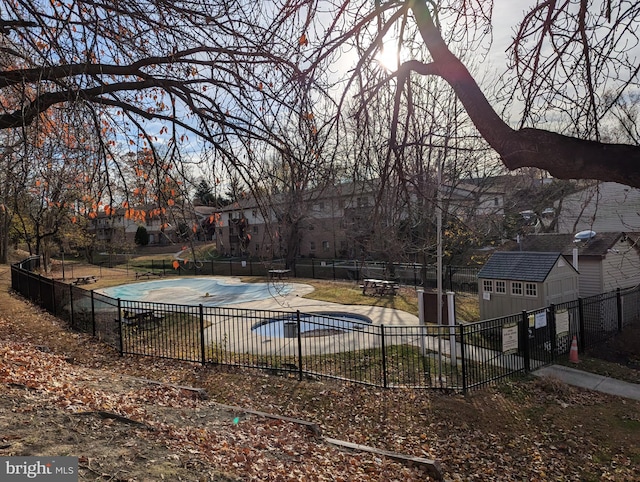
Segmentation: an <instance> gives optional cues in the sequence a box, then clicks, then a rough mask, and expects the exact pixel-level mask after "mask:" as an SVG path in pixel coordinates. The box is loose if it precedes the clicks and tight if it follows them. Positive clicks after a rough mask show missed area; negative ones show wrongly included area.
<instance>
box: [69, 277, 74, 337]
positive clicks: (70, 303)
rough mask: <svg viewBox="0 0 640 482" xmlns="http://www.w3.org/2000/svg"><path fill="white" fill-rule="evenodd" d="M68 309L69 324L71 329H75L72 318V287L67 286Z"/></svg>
mask: <svg viewBox="0 0 640 482" xmlns="http://www.w3.org/2000/svg"><path fill="white" fill-rule="evenodd" d="M69 309H70V310H71V313H69V322H70V323H71V328H74V329H75V323H74V320H73V318H74V316H73V312H74V311H75V310H74V309H73V285H71V284H70V285H69Z"/></svg>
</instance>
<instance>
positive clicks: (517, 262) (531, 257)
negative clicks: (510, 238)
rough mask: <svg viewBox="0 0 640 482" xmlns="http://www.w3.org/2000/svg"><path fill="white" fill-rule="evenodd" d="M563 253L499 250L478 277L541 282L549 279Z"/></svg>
mask: <svg viewBox="0 0 640 482" xmlns="http://www.w3.org/2000/svg"><path fill="white" fill-rule="evenodd" d="M560 256H562V253H557V252H556V253H537V252H530V251H498V252H496V253H494V254H493V255H492V256H491V258H489V260H488V261H487V263H486V264H485V265H484V266H483V267H482V269H481V270H480V272H479V273H478V278H491V279H504V280H515V281H531V282H534V283H541V282H543V281H544V280H546V279H547V276H549V273H550V272H551V270H552V269H553V267H554V266H555V264H556V262H557V261H558V258H559V257H560Z"/></svg>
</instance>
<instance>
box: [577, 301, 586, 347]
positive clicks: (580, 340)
mask: <svg viewBox="0 0 640 482" xmlns="http://www.w3.org/2000/svg"><path fill="white" fill-rule="evenodd" d="M578 331H579V332H580V333H579V335H580V336H578V343H579V344H580V352H581V353H584V351H585V346H586V344H587V341H586V338H587V335H586V333H585V331H584V299H583V298H578Z"/></svg>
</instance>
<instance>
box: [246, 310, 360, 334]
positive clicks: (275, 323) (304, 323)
mask: <svg viewBox="0 0 640 482" xmlns="http://www.w3.org/2000/svg"><path fill="white" fill-rule="evenodd" d="M370 324H371V318H369V317H368V316H364V315H356V314H354V313H306V314H303V313H301V314H300V335H301V336H305V337H306V336H328V335H339V334H341V333H346V332H349V331H356V330H362V329H363V328H365V327H366V325H370ZM251 331H253V332H254V333H256V334H258V335H261V336H265V337H273V338H292V337H295V336H298V321H297V315H295V314H291V315H287V316H285V317H281V318H274V319H270V320H264V321H261V322H260V323H258V324H256V325H254V326H253V328H251Z"/></svg>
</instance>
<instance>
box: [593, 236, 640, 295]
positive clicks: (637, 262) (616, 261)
mask: <svg viewBox="0 0 640 482" xmlns="http://www.w3.org/2000/svg"><path fill="white" fill-rule="evenodd" d="M602 279H603V291H612V290H615V289H616V288H630V287H632V286H636V285H638V284H640V255H638V252H637V251H636V250H635V249H633V248H631V247H629V244H628V243H626V242H624V241H621V242H619V243H617V244H616V246H615V247H614V248H613V249H612V250H611V251H610V252H609V253H607V255H606V257H605V258H604V259H603V260H602Z"/></svg>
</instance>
